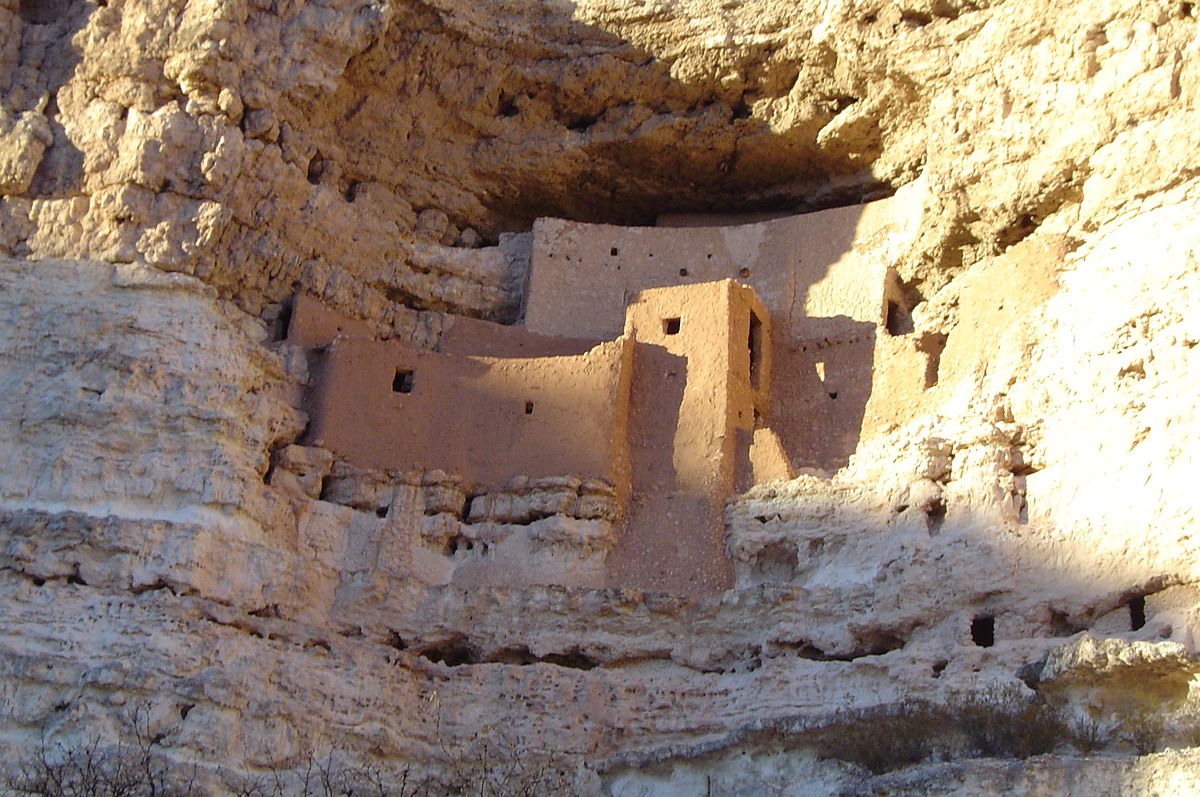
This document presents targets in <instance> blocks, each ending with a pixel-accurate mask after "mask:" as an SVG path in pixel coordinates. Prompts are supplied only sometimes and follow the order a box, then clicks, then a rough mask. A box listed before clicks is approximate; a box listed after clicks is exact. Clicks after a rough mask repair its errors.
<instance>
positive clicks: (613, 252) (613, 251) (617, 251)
mask: <svg viewBox="0 0 1200 797" xmlns="http://www.w3.org/2000/svg"><path fill="white" fill-rule="evenodd" d="M619 254H621V250H620V249H618V248H617V247H615V246H614V247H613V248H612V249H609V250H608V256H609V257H616V256H617V255H619Z"/></svg>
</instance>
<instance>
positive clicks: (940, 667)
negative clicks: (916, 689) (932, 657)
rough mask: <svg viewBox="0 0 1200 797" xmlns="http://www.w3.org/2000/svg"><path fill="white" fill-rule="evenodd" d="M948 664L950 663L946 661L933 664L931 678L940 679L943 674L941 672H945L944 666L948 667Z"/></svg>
mask: <svg viewBox="0 0 1200 797" xmlns="http://www.w3.org/2000/svg"><path fill="white" fill-rule="evenodd" d="M949 663H950V662H948V661H937V662H934V664H933V677H934V678H941V677H942V673H943V672H945V670H946V665H948V664H949Z"/></svg>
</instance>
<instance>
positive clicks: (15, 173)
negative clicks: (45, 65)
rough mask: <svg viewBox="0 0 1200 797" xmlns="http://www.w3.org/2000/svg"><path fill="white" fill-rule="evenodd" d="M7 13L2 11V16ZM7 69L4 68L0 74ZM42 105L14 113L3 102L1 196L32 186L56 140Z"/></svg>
mask: <svg viewBox="0 0 1200 797" xmlns="http://www.w3.org/2000/svg"><path fill="white" fill-rule="evenodd" d="M4 13H5V12H4V11H3V10H0V15H2V14H4ZM0 24H3V20H0ZM0 35H3V34H0ZM2 45H3V42H2V41H0V46H2ZM3 72H4V70H3V69H0V75H2V74H3ZM41 105H44V103H41V104H40V105H39V107H38V108H37V109H36V110H33V111H26V112H25V113H21V114H13V113H11V112H9V111H7V110H5V109H4V107H3V106H2V105H0V195H3V194H22V193H24V192H25V191H26V190H27V189H28V188H29V185H30V183H32V182H33V175H34V173H35V172H36V171H37V168H38V166H39V165H40V164H41V162H42V154H43V153H44V152H45V151H46V147H48V146H50V143H51V142H52V141H53V140H54V137H53V136H52V135H51V133H50V124H49V122H47V121H46V117H45V116H44V115H43V114H42V107H40V106H41Z"/></svg>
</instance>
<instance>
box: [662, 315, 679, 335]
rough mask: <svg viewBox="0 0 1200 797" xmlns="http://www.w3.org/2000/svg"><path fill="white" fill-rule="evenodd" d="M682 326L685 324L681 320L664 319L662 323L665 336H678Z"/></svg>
mask: <svg viewBox="0 0 1200 797" xmlns="http://www.w3.org/2000/svg"><path fill="white" fill-rule="evenodd" d="M682 324H683V322H682V320H681V319H679V318H664V319H663V322H662V325H663V334H664V335H678V334H679V329H680V327H681V326H682Z"/></svg>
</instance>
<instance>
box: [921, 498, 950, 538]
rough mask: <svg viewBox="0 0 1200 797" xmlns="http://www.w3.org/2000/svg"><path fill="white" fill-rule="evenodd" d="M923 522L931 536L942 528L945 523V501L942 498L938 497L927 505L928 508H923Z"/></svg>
mask: <svg viewBox="0 0 1200 797" xmlns="http://www.w3.org/2000/svg"><path fill="white" fill-rule="evenodd" d="M925 522H926V527H927V528H928V529H929V534H930V535H931V536H932V535H934V534H937V533H938V532H940V531H941V530H942V526H944V525H945V524H946V502H945V501H944V500H942V499H941V498H939V499H937V500H936V501H934V502H933V503H931V504H930V505H929V508H928V509H927V510H925Z"/></svg>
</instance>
